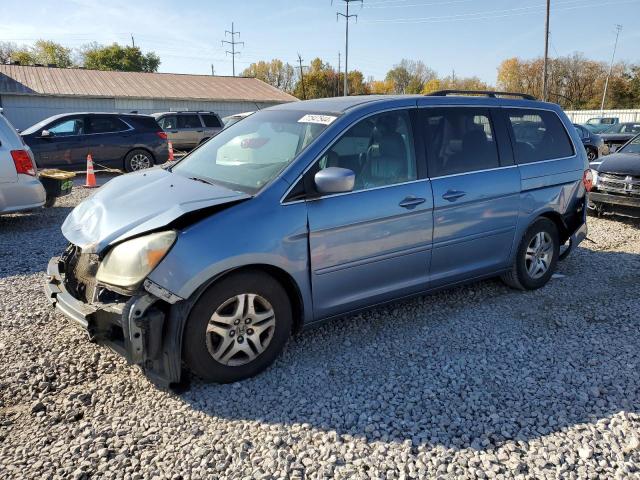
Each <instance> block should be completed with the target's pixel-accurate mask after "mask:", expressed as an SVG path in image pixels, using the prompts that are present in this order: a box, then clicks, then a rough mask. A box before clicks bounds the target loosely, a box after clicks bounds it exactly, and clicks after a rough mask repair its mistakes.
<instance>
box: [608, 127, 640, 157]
mask: <svg viewBox="0 0 640 480" xmlns="http://www.w3.org/2000/svg"><path fill="white" fill-rule="evenodd" d="M638 133H640V123H638V122H625V123H616V124H615V125H612V126H611V127H609V128H607V129H606V130H605V131H604V132H602V133H599V135H600V137H601V138H602V140H603V141H604V143H605V145H607V147H608V148H609V153H614V152H615V151H616V150H617V149H618V148H620V147H621V146H622V145H624V144H625V143H627V142H628V141H629V140H631V139H632V138H633V137H635V136H636V135H637V134H638Z"/></svg>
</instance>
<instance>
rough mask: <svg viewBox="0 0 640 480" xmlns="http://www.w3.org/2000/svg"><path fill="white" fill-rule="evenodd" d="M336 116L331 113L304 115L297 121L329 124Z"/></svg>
mask: <svg viewBox="0 0 640 480" xmlns="http://www.w3.org/2000/svg"><path fill="white" fill-rule="evenodd" d="M336 118H338V117H334V116H332V115H309V114H307V115H305V116H304V117H302V118H301V119H300V120H298V123H319V124H321V125H330V124H331V123H332V122H333V121H334V120H335V119H336Z"/></svg>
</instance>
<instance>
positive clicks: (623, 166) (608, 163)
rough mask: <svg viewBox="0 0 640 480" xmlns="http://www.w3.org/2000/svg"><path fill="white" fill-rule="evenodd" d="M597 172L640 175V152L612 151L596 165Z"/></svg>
mask: <svg viewBox="0 0 640 480" xmlns="http://www.w3.org/2000/svg"><path fill="white" fill-rule="evenodd" d="M598 172H601V173H619V174H621V175H632V176H640V154H638V153H613V154H611V155H607V156H606V157H604V159H603V160H602V162H601V163H600V165H598Z"/></svg>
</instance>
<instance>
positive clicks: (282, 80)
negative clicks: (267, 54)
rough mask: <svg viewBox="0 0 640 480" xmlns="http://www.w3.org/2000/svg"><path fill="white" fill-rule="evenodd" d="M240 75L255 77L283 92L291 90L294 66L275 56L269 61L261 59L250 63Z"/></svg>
mask: <svg viewBox="0 0 640 480" xmlns="http://www.w3.org/2000/svg"><path fill="white" fill-rule="evenodd" d="M241 76H243V77H253V78H257V79H259V80H262V81H263V82H265V83H268V84H269V85H272V86H274V87H276V88H279V89H280V90H283V91H285V92H292V91H293V89H294V86H295V82H296V70H295V68H294V67H293V66H292V65H291V64H289V63H284V62H283V61H282V60H279V59H277V58H275V59H273V60H271V61H270V62H265V61H263V60H261V61H259V62H255V63H252V64H251V65H249V66H248V67H247V68H245V69H244V70H243V72H242V73H241Z"/></svg>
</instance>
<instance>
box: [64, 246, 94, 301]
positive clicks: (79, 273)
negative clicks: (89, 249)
mask: <svg viewBox="0 0 640 480" xmlns="http://www.w3.org/2000/svg"><path fill="white" fill-rule="evenodd" d="M62 261H63V263H64V273H65V278H64V282H65V287H67V290H68V291H69V292H70V293H71V294H72V295H73V296H74V297H75V298H76V299H78V300H82V301H84V302H92V301H93V300H94V297H95V291H96V273H98V264H99V260H98V255H97V254H93V253H82V249H81V248H80V247H77V246H75V245H72V244H70V245H69V246H68V247H67V249H66V250H65V252H64V254H63V255H62Z"/></svg>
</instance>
